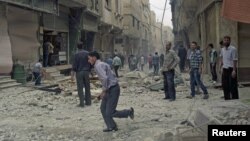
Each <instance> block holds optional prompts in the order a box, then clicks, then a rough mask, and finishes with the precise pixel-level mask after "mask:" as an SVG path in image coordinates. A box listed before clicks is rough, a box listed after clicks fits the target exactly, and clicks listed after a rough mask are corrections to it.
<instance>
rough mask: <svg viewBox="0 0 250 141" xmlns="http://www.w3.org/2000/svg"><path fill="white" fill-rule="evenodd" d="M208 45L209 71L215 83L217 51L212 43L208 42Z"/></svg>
mask: <svg viewBox="0 0 250 141" xmlns="http://www.w3.org/2000/svg"><path fill="white" fill-rule="evenodd" d="M208 47H209V48H210V52H209V60H210V71H211V74H212V80H213V83H214V84H215V83H216V81H217V73H216V64H217V63H216V62H217V51H216V50H215V49H214V46H213V44H211V43H210V44H208Z"/></svg>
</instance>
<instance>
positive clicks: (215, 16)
mask: <svg viewBox="0 0 250 141" xmlns="http://www.w3.org/2000/svg"><path fill="white" fill-rule="evenodd" d="M222 5H223V1H222V0H202V1H199V0H192V1H188V2H187V1H185V0H172V1H171V9H172V14H173V16H172V17H173V26H174V28H173V31H174V35H175V39H174V40H175V43H177V42H179V43H182V44H184V45H188V44H189V43H190V42H191V41H197V42H198V44H199V45H200V46H201V49H202V50H203V58H204V64H205V65H204V67H205V70H206V72H208V71H209V59H208V52H209V50H208V49H206V47H207V45H208V44H209V43H213V44H214V46H215V48H216V50H217V51H220V45H219V42H220V41H221V40H222V39H223V37H224V36H225V35H228V36H231V44H232V45H234V46H235V47H236V48H237V49H238V59H239V61H238V75H239V81H241V82H244V81H250V75H249V73H247V72H248V71H249V69H250V64H249V63H247V60H248V59H249V57H248V56H249V55H248V54H249V49H248V44H249V39H250V34H249V33H250V32H248V31H249V29H250V24H247V23H241V22H237V21H233V20H229V19H226V18H224V17H223V16H222V15H221V11H222ZM217 68H219V67H217Z"/></svg>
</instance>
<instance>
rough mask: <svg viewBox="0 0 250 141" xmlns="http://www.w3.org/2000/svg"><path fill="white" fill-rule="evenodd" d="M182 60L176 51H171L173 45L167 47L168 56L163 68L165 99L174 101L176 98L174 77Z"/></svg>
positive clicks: (166, 55) (169, 44)
mask: <svg viewBox="0 0 250 141" xmlns="http://www.w3.org/2000/svg"><path fill="white" fill-rule="evenodd" d="M179 61H180V59H179V57H178V56H177V54H176V53H175V51H174V50H171V43H168V44H167V45H166V54H165V59H164V63H163V68H162V74H163V76H164V91H165V98H164V99H169V100H170V101H174V100H175V98H176V91H175V84H174V77H175V67H176V66H177V64H178V63H179Z"/></svg>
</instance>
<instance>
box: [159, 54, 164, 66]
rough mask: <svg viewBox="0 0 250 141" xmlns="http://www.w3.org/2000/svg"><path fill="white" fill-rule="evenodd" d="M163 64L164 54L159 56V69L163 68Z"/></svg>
mask: <svg viewBox="0 0 250 141" xmlns="http://www.w3.org/2000/svg"><path fill="white" fill-rule="evenodd" d="M163 62H164V54H163V53H162V54H161V55H160V67H161V68H162V66H163Z"/></svg>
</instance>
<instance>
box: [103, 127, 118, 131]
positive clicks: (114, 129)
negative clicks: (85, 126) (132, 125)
mask: <svg viewBox="0 0 250 141" xmlns="http://www.w3.org/2000/svg"><path fill="white" fill-rule="evenodd" d="M117 130H118V128H117V127H114V128H106V129H103V132H112V131H117Z"/></svg>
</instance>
